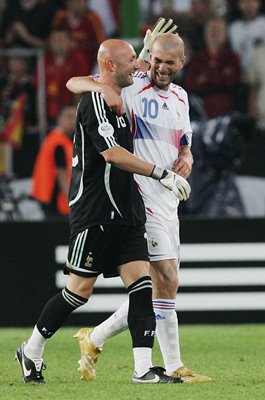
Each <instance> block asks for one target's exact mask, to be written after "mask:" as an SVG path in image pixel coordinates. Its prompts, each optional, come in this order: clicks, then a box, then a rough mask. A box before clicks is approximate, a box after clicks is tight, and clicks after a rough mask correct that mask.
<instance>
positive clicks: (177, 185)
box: [150, 166, 191, 201]
mask: <svg viewBox="0 0 265 400" xmlns="http://www.w3.org/2000/svg"><path fill="white" fill-rule="evenodd" d="M150 177H151V178H153V179H156V180H158V181H159V182H160V183H161V185H163V186H164V187H166V188H167V189H169V190H171V191H172V192H173V193H175V195H176V196H177V198H178V199H179V200H180V201H182V200H184V201H186V200H188V198H189V197H190V192H191V188H190V185H189V183H188V181H186V179H184V178H182V176H180V175H178V174H176V173H175V172H173V171H170V170H168V169H163V168H160V167H157V166H155V167H154V169H153V172H152V174H151V175H150Z"/></svg>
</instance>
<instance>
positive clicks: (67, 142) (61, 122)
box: [31, 105, 76, 217]
mask: <svg viewBox="0 0 265 400" xmlns="http://www.w3.org/2000/svg"><path fill="white" fill-rule="evenodd" d="M75 114H76V107H75V105H65V106H63V107H62V108H61V110H60V112H59V114H58V118H57V126H55V128H54V129H53V130H52V131H51V132H50V133H49V134H48V136H47V137H46V139H45V140H44V142H43V143H42V145H41V148H40V150H39V153H38V155H37V158H36V162H35V166H34V169H33V176H32V188H31V196H32V197H33V198H35V199H36V200H38V201H39V202H40V203H41V205H42V208H43V211H44V213H45V215H46V217H66V216H68V214H69V207H68V190H69V184H70V177H71V168H72V154H73V142H72V137H73V134H74V130H75Z"/></svg>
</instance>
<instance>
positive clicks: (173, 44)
mask: <svg viewBox="0 0 265 400" xmlns="http://www.w3.org/2000/svg"><path fill="white" fill-rule="evenodd" d="M158 48H159V49H162V50H163V51H165V52H169V51H172V50H178V56H179V57H184V43H183V40H182V39H181V37H180V36H179V35H178V34H177V33H162V34H161V35H158V36H157V38H156V39H155V41H154V43H153V46H152V52H154V51H155V50H157V49H158Z"/></svg>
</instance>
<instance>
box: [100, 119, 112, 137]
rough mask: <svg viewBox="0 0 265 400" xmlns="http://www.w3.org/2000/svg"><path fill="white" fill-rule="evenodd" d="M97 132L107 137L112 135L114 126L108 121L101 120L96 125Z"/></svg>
mask: <svg viewBox="0 0 265 400" xmlns="http://www.w3.org/2000/svg"><path fill="white" fill-rule="evenodd" d="M98 133H99V134H100V135H101V136H103V137H109V136H112V135H113V133H114V128H113V126H112V125H111V124H110V123H109V122H102V124H100V125H99V126H98Z"/></svg>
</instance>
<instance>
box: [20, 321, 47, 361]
mask: <svg viewBox="0 0 265 400" xmlns="http://www.w3.org/2000/svg"><path fill="white" fill-rule="evenodd" d="M46 340H47V339H45V337H43V336H42V335H41V334H40V332H39V330H38V328H37V327H36V326H34V329H33V332H32V335H31V337H30V338H29V340H28V341H27V344H26V346H25V355H26V356H27V357H28V358H30V359H31V360H38V359H41V358H42V354H43V351H44V345H45V343H46Z"/></svg>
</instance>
